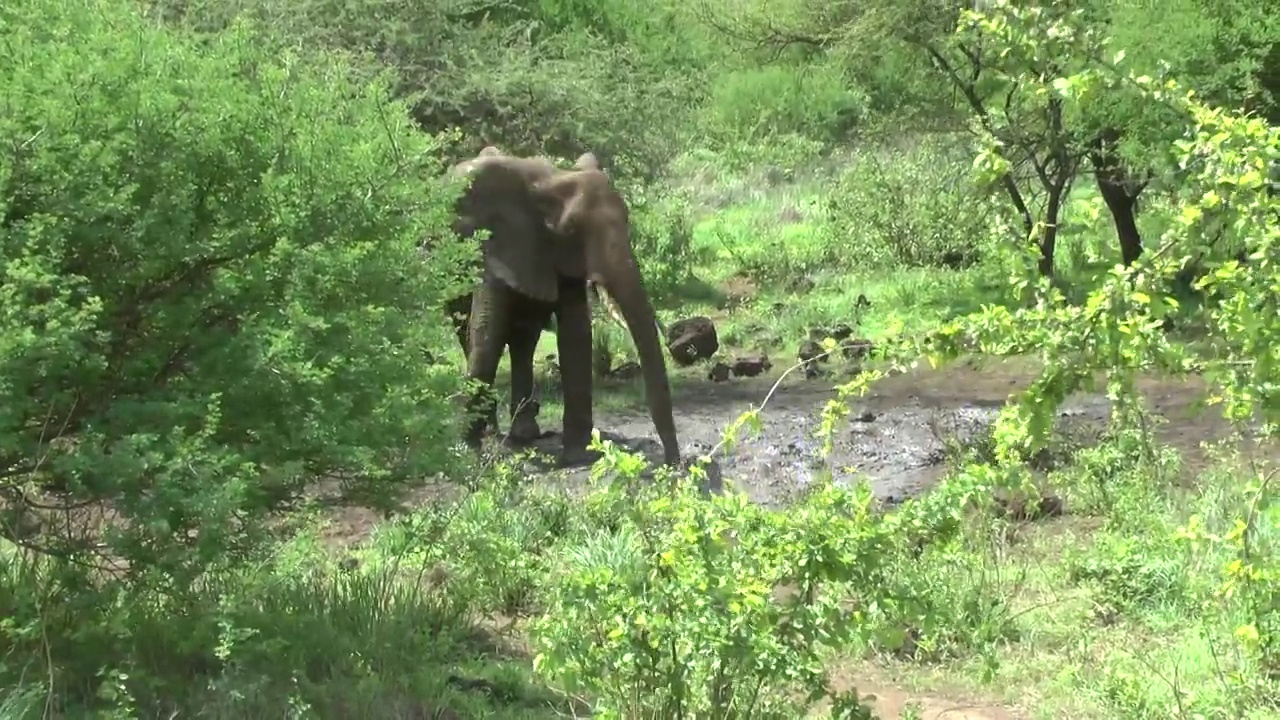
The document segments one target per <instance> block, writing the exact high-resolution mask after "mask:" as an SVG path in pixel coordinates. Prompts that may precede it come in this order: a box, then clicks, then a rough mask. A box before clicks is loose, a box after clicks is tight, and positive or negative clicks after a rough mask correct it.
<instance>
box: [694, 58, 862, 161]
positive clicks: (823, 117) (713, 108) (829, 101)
mask: <svg viewBox="0 0 1280 720" xmlns="http://www.w3.org/2000/svg"><path fill="white" fill-rule="evenodd" d="M866 106H867V99H866V97H865V96H864V95H863V94H861V93H859V92H858V91H857V90H856V89H854V88H852V87H851V86H850V85H849V83H848V81H847V80H846V79H845V77H844V75H843V73H842V72H841V70H840V68H839V67H838V66H835V65H831V64H828V65H815V66H809V67H800V68H797V67H788V66H785V65H774V66H767V67H763V68H752V69H744V70H735V71H730V72H728V73H726V74H725V75H724V76H723V77H721V78H719V79H717V81H716V83H715V86H714V88H713V89H712V91H711V96H710V97H709V98H708V100H707V107H706V109H705V110H704V111H703V116H702V122H703V123H704V128H705V129H704V130H703V132H705V133H706V134H707V135H708V137H710V138H712V140H713V141H714V142H717V143H719V144H722V145H726V146H728V145H734V144H738V143H754V142H760V141H763V140H767V139H769V138H771V137H773V136H775V135H785V134H796V135H800V136H803V137H807V138H811V139H814V140H820V141H826V142H831V141H837V140H840V139H842V138H843V137H844V136H846V134H848V133H849V132H850V131H851V130H852V129H853V128H854V127H856V126H857V125H858V124H859V123H860V122H861V121H862V119H863V116H864V115H865V113H866Z"/></svg>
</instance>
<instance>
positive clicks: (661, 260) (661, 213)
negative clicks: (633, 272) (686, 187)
mask: <svg viewBox="0 0 1280 720" xmlns="http://www.w3.org/2000/svg"><path fill="white" fill-rule="evenodd" d="M625 193H626V198H627V205H628V206H629V209H630V211H631V228H632V234H631V241H632V243H633V247H634V248H635V253H636V258H637V259H638V260H639V262H640V272H641V273H642V274H643V276H644V284H645V289H646V290H647V291H648V292H649V296H650V298H651V299H652V300H654V301H660V300H661V299H662V298H663V297H667V296H670V295H671V294H672V293H674V292H675V290H676V289H677V288H678V287H679V286H680V285H681V284H682V283H684V282H685V281H686V280H687V279H688V278H689V275H690V272H691V271H692V269H693V258H694V256H693V210H692V207H691V203H690V202H689V199H688V197H686V196H685V195H684V194H682V193H680V192H679V191H673V190H665V189H663V188H661V187H660V186H658V185H645V186H642V187H641V186H635V187H631V188H628V189H627V190H626V191H625Z"/></svg>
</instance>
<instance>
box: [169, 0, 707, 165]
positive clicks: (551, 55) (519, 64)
mask: <svg viewBox="0 0 1280 720" xmlns="http://www.w3.org/2000/svg"><path fill="white" fill-rule="evenodd" d="M146 1H147V4H148V5H150V6H152V7H153V8H154V9H155V12H156V13H157V14H160V15H162V16H163V17H166V18H169V19H170V20H171V21H173V22H175V23H180V24H182V25H183V26H187V27H193V28H197V29H199V30H201V31H203V32H210V33H216V32H218V31H221V30H222V29H223V28H225V27H227V26H228V23H229V22H230V21H231V19H232V18H234V17H236V16H237V15H240V14H243V15H245V16H247V17H251V18H253V19H254V20H256V21H259V22H261V23H263V24H264V26H266V27H268V28H270V29H271V30H272V31H273V32H275V33H277V34H278V35H279V36H280V37H281V38H285V39H287V40H288V41H289V42H290V43H295V44H297V45H298V46H300V47H303V48H307V49H309V50H311V51H315V52H317V54H332V53H334V52H350V53H354V54H357V55H358V56H359V57H360V58H361V63H360V66H361V68H363V72H366V73H368V72H377V71H380V70H387V71H390V73H391V74H392V76H393V77H394V79H395V82H394V90H395V94H396V95H397V96H398V97H403V98H406V99H407V100H409V102H410V104H411V106H412V112H413V116H414V118H415V120H416V121H417V123H418V124H419V126H420V127H422V128H423V129H425V130H427V131H428V132H438V131H443V130H445V129H447V128H452V127H457V128H460V129H462V130H463V131H464V133H465V135H466V138H465V141H464V144H465V147H462V148H458V150H457V152H458V154H459V155H466V154H469V153H472V154H473V153H474V152H476V151H478V150H479V149H480V148H481V147H482V146H484V145H486V144H496V145H498V146H500V147H502V148H503V149H504V150H506V151H508V152H511V153H516V154H520V155H534V154H542V153H545V154H548V155H552V156H565V157H576V156H577V155H579V154H580V153H582V152H583V151H586V150H591V151H593V152H595V153H597V154H598V155H600V156H601V157H602V158H606V159H608V160H609V161H610V165H611V168H612V169H613V170H614V171H615V172H616V173H617V174H620V175H639V176H642V177H655V176H656V175H657V174H659V173H660V172H661V170H662V168H663V167H664V166H665V165H666V163H667V162H668V161H669V160H670V159H671V158H672V157H674V154H675V153H676V152H678V150H679V148H680V146H681V142H680V141H679V140H677V139H675V138H677V136H679V135H680V134H681V133H682V132H683V131H684V130H685V127H686V125H687V122H686V118H687V117H688V115H689V113H690V112H691V110H692V107H693V105H694V104H695V103H696V102H697V99H698V98H699V97H700V94H701V82H702V81H701V74H700V73H699V72H698V71H696V69H695V68H685V69H684V70H683V71H682V72H680V73H669V72H664V70H665V68H663V67H655V65H656V64H657V65H660V64H661V62H662V54H661V52H662V51H661V49H660V48H651V49H645V48H644V47H640V46H638V45H636V44H635V43H633V42H631V41H632V40H635V41H637V42H639V38H637V37H636V36H637V35H640V36H644V37H647V35H646V33H649V32H653V33H660V32H661V31H660V30H652V31H650V30H647V29H646V28H645V27H643V25H644V24H645V23H642V22H641V19H640V17H641V16H640V15H639V14H638V12H635V11H633V10H632V9H629V8H618V7H612V6H611V8H610V9H609V11H608V12H607V13H606V12H603V11H602V10H601V9H600V8H599V7H598V6H595V5H592V6H585V5H583V4H582V3H578V2H550V1H548V2H539V3H504V4H490V5H489V6H487V7H486V8H484V10H483V12H477V11H476V8H475V7H472V6H471V4H470V3H462V4H458V3H427V4H421V3H388V2H385V1H384V0H342V2H331V1H330V0H302V1H299V0H205V1H204V2H201V3H190V2H187V1H186V0H146ZM667 34H668V35H669V34H670V33H667ZM621 40H627V42H622V41H621ZM641 44H642V45H643V43H641ZM654 53H658V55H657V56H655V55H654ZM673 62H674V61H673Z"/></svg>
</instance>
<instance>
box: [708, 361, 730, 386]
mask: <svg viewBox="0 0 1280 720" xmlns="http://www.w3.org/2000/svg"><path fill="white" fill-rule="evenodd" d="M729 370H730V367H729V366H728V365H725V364H724V363H722V362H718V363H716V364H715V365H713V366H711V371H710V372H708V373H707V379H708V380H710V381H711V382H724V381H725V380H728V379H729Z"/></svg>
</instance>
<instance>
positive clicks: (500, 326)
mask: <svg viewBox="0 0 1280 720" xmlns="http://www.w3.org/2000/svg"><path fill="white" fill-rule="evenodd" d="M512 294H513V293H512V292H511V290H509V289H508V288H507V287H506V286H504V285H502V284H501V283H500V282H498V281H496V280H494V281H487V282H485V284H484V285H482V286H481V287H480V288H479V289H477V290H476V291H475V293H473V294H472V296H471V317H470V323H471V328H470V330H471V332H470V338H469V343H468V344H469V345H470V351H469V352H468V355H467V376H468V378H470V379H471V380H475V381H478V382H479V383H480V384H481V387H479V388H477V389H476V391H475V392H474V393H473V394H472V396H471V398H470V402H468V403H467V415H468V419H469V425H468V428H467V432H466V436H465V440H466V442H467V444H468V445H470V446H471V447H473V448H478V447H479V446H480V442H481V440H482V439H483V438H484V431H485V428H486V426H488V425H490V424H492V426H493V428H494V430H497V428H498V401H497V399H496V398H495V397H494V396H493V381H494V378H495V377H496V376H497V374H498V363H499V362H500V361H501V360H502V351H503V350H504V349H505V348H506V345H507V334H508V332H509V331H510V325H511V320H510V318H511V298H512Z"/></svg>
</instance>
